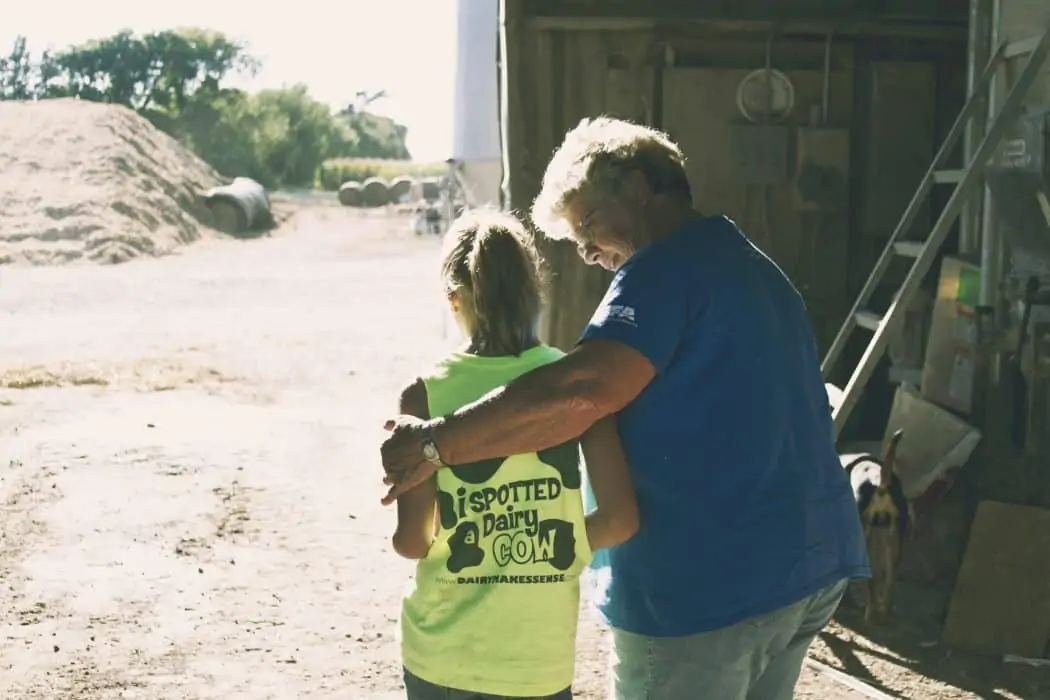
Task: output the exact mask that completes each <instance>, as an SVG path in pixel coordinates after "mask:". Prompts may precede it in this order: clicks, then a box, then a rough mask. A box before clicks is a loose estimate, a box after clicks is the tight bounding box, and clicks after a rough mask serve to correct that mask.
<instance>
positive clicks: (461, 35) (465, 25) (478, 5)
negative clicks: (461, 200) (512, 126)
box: [452, 0, 503, 206]
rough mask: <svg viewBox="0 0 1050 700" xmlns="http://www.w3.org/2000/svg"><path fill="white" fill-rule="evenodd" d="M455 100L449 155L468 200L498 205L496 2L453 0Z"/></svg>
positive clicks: (497, 21) (476, 203)
mask: <svg viewBox="0 0 1050 700" xmlns="http://www.w3.org/2000/svg"><path fill="white" fill-rule="evenodd" d="M456 16H457V23H456V24H457V45H458V47H457V52H456V102H455V112H454V126H453V129H454V133H453V138H452V148H453V153H452V157H453V158H455V159H456V160H457V161H459V162H460V163H461V167H460V172H461V174H462V177H463V180H464V181H465V182H464V185H465V187H466V188H467V190H468V192H467V195H468V203H469V204H470V205H472V206H478V205H483V204H490V205H495V206H498V205H499V201H500V181H501V180H502V178H503V168H502V162H501V157H500V124H499V77H498V71H499V66H498V45H499V0H456Z"/></svg>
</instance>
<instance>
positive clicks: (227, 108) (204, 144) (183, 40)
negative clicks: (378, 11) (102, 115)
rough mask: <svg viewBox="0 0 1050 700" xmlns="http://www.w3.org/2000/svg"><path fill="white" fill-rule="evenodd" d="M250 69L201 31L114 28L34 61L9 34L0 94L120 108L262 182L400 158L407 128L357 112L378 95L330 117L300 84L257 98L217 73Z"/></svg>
mask: <svg viewBox="0 0 1050 700" xmlns="http://www.w3.org/2000/svg"><path fill="white" fill-rule="evenodd" d="M258 68H259V62H258V61H257V60H256V59H255V58H253V57H251V56H250V55H249V54H248V53H247V52H246V50H245V47H244V46H242V45H240V44H238V43H236V42H234V41H232V40H230V39H228V38H227V37H225V36H224V35H222V34H220V33H218V32H213V31H208V30H204V29H178V30H167V31H162V32H153V33H151V34H146V35H144V36H137V35H135V34H133V33H132V32H130V31H122V32H119V33H117V34H115V35H114V36H112V37H108V38H105V39H98V40H94V41H90V42H87V43H85V44H83V45H80V46H73V47H70V48H67V49H65V50H63V51H59V52H50V51H45V52H43V53H41V55H40V56H39V58H38V59H37V60H36V61H33V60H32V56H31V55H30V52H29V51H28V49H27V47H26V40H25V38H24V37H19V38H18V40H16V41H15V45H14V47H13V49H12V51H11V53H10V55H8V56H6V57H0V99H9V100H29V99H47V98H54V97H76V98H80V99H84V100H91V101H94V102H108V103H113V104H121V105H125V106H127V107H130V108H131V109H134V110H136V111H138V112H139V113H140V114H142V115H143V116H145V117H146V118H148V119H149V120H150V121H151V122H153V124H155V125H156V126H157V127H158V128H160V129H162V130H164V131H166V132H167V133H169V134H171V135H172V136H174V137H175V138H177V139H179V140H180V141H182V142H183V143H184V144H185V145H186V146H187V147H189V148H190V149H191V150H193V151H194V152H195V153H197V154H198V155H199V156H200V157H201V158H203V159H204V160H205V161H206V162H208V163H209V164H211V165H212V166H213V167H214V168H215V169H216V170H218V171H219V172H220V173H222V174H224V175H226V176H229V177H233V176H238V175H242V176H247V177H251V178H253V179H255V180H258V181H259V182H261V183H263V184H264V185H266V186H267V187H268V188H275V187H279V186H282V185H286V186H310V185H312V184H313V183H314V182H315V180H316V179H317V178H318V175H319V173H320V171H321V170H322V168H321V166H322V163H324V162H325V161H326V160H329V159H332V158H346V157H368V158H392V159H407V158H409V153H408V150H407V148H406V147H405V137H406V133H407V129H406V128H405V127H404V126H402V125H400V124H397V123H395V122H394V121H393V120H391V119H388V118H386V117H381V116H378V115H375V114H371V113H369V112H367V111H365V108H367V106H368V104H370V103H371V102H373V101H375V100H376V99H379V98H381V97H382V96H383V95H384V94H385V93H383V92H382V91H379V92H377V93H373V94H371V95H369V94H367V93H365V92H358V93H357V94H356V96H355V97H356V102H355V104H353V105H350V106H348V107H347V108H346V109H344V110H342V111H340V112H338V113H337V114H332V111H331V110H330V109H329V107H328V106H327V105H324V104H322V103H320V102H317V101H316V100H314V99H312V98H311V97H310V96H309V94H308V93H307V89H306V87H305V86H303V85H296V86H293V87H290V88H284V89H281V90H265V91H262V92H259V93H257V94H248V93H245V92H243V91H240V90H233V89H229V88H224V87H223V86H222V83H223V81H224V79H226V78H227V77H229V76H231V75H233V74H236V73H242V74H244V73H247V74H254V72H255V71H257V70H258ZM337 187H338V185H337Z"/></svg>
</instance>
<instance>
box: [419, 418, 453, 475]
mask: <svg viewBox="0 0 1050 700" xmlns="http://www.w3.org/2000/svg"><path fill="white" fill-rule="evenodd" d="M432 429H433V426H431V424H430V423H424V424H423V458H424V459H426V460H427V461H428V462H430V463H431V464H433V465H434V466H436V467H437V468H439V469H441V468H443V467H447V466H448V465H447V464H445V463H444V462H443V461H441V453H439V452H438V448H437V443H435V442H434V436H433V435H432Z"/></svg>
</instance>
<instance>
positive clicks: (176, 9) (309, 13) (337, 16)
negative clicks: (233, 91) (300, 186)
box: [0, 0, 456, 161]
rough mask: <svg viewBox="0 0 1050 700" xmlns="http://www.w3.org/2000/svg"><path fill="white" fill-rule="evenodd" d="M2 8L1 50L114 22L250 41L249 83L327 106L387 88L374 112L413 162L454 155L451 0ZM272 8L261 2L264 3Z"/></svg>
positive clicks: (36, 45) (80, 34)
mask: <svg viewBox="0 0 1050 700" xmlns="http://www.w3.org/2000/svg"><path fill="white" fill-rule="evenodd" d="M16 7H17V9H14V10H13V11H12V10H7V9H5V11H4V15H5V16H4V21H3V23H2V25H0V52H2V53H7V51H8V50H9V47H10V46H11V45H12V43H13V42H14V39H15V37H16V36H17V35H19V34H22V35H24V36H25V37H26V38H27V40H28V43H29V48H30V50H31V51H32V52H33V53H34V54H36V53H39V52H40V51H41V50H42V49H45V48H48V47H51V48H56V49H58V48H63V47H66V46H69V45H72V44H78V43H81V42H83V41H86V40H88V39H95V38H101V37H105V36H110V35H112V34H115V33H116V32H118V31H120V30H121V29H131V30H132V31H135V32H140V33H145V32H150V31H156V30H161V29H172V28H176V27H185V26H198V27H203V28H206V29H214V30H217V31H220V32H222V33H224V34H226V35H227V36H228V37H230V38H231V39H234V40H236V41H240V42H244V43H245V44H247V48H248V51H249V52H250V53H251V54H252V55H254V56H256V57H257V58H259V59H261V60H262V62H263V68H262V70H261V71H260V72H259V74H258V75H257V76H256V78H255V79H254V80H250V81H249V80H245V79H239V80H233V81H231V83H230V84H231V86H233V87H241V88H245V89H249V90H256V89H262V88H271V87H281V86H282V85H291V84H294V83H297V82H302V83H305V84H306V85H307V86H308V87H309V89H310V93H311V95H313V97H314V98H315V99H317V100H320V101H321V102H326V103H328V104H330V105H331V106H333V107H336V108H338V107H342V106H345V105H346V104H349V103H350V102H353V100H354V95H355V93H356V92H357V91H358V90H369V91H374V90H379V89H384V90H386V91H387V95H388V97H386V98H384V99H382V100H380V101H377V102H375V103H373V105H372V106H371V109H372V111H374V112H376V113H379V114H385V115H387V116H390V117H392V118H393V119H395V120H397V121H398V122H400V123H402V124H404V125H405V126H407V127H408V149H409V151H410V152H411V154H412V157H413V158H414V159H415V160H419V161H438V160H444V159H445V158H447V157H449V156H450V155H451V151H452V138H453V123H452V120H453V101H454V95H455V73H456V3H455V0H291V1H290V2H283V3H275V4H273V5H269V6H268V5H267V4H266V3H261V2H248V1H247V0H174V1H173V2H143V1H142V0H93V1H92V2H89V3H73V2H69V0H30V2H19V3H17V5H16ZM268 7H269V8H272V9H264V8H268Z"/></svg>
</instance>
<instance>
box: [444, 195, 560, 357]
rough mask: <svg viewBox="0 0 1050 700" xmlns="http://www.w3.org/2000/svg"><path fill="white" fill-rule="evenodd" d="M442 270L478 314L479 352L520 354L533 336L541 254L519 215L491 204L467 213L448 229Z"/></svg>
mask: <svg viewBox="0 0 1050 700" xmlns="http://www.w3.org/2000/svg"><path fill="white" fill-rule="evenodd" d="M441 276H442V280H443V281H444V283H445V288H446V291H449V292H453V291H455V292H456V293H457V294H459V297H460V300H461V303H463V304H465V305H467V307H468V309H469V311H470V312H471V314H472V315H473V317H474V321H475V324H474V333H473V337H472V338H471V341H472V345H473V347H474V350H475V352H478V353H481V354H486V355H497V356H498V355H520V354H521V353H522V352H524V351H525V350H527V349H528V347H529V345H530V344H531V343H532V342H533V341H534V340H535V337H536V323H537V321H538V319H539V314H540V306H541V304H542V278H541V274H540V258H539V255H538V253H537V252H536V246H535V244H534V241H533V240H532V237H531V236H530V235H529V233H528V232H527V231H526V230H525V227H524V226H523V225H522V223H521V222H520V221H519V220H518V219H517V218H515V217H513V216H511V215H509V214H503V213H500V212H498V211H495V210H492V209H478V210H473V211H467V212H465V213H463V214H462V215H461V216H460V217H459V218H458V219H456V220H455V221H454V222H452V226H451V227H450V228H449V230H448V233H446V234H445V240H444V246H443V250H442V264H441Z"/></svg>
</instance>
